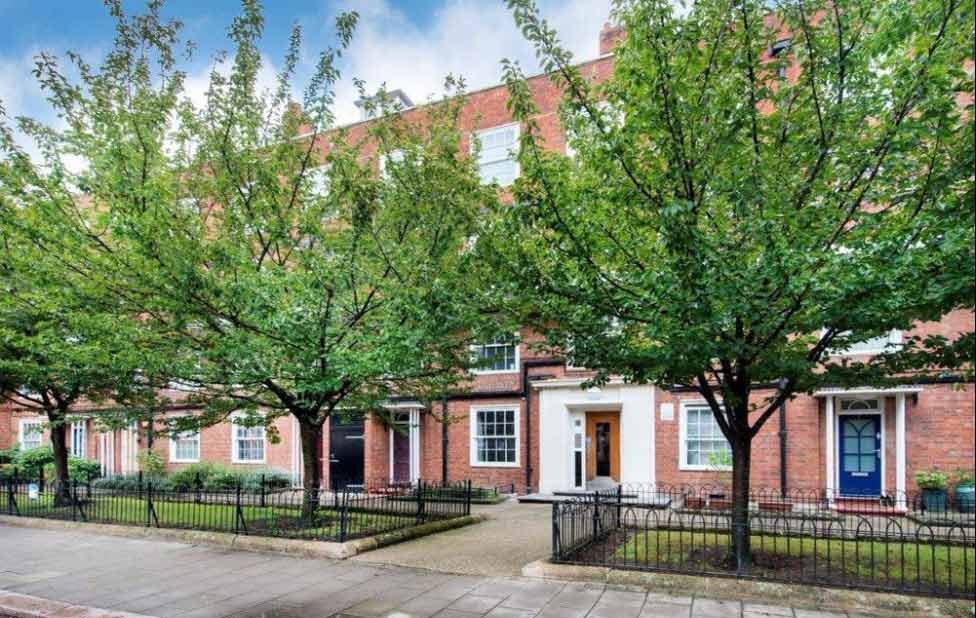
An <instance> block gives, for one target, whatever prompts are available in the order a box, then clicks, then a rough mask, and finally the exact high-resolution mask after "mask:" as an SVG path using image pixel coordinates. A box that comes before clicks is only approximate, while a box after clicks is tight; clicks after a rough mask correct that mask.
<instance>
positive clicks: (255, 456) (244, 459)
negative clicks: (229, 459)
mask: <svg viewBox="0 0 976 618" xmlns="http://www.w3.org/2000/svg"><path fill="white" fill-rule="evenodd" d="M241 419H243V417H242V416H240V417H234V419H232V422H233V427H234V430H233V432H232V434H231V435H232V438H233V444H232V445H231V446H232V448H233V461H234V463H264V427H263V426H262V425H258V426H256V427H246V426H244V425H241V424H240V422H239V421H240V420H241Z"/></svg>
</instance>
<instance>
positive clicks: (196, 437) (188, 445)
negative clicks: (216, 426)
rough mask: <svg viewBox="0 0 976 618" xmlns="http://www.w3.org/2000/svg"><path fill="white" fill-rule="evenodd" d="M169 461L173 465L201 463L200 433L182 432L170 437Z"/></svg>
mask: <svg viewBox="0 0 976 618" xmlns="http://www.w3.org/2000/svg"><path fill="white" fill-rule="evenodd" d="M169 460H170V461H171V462H173V463H186V462H195V461H200V432H199V431H182V432H180V433H178V434H176V435H175V436H170V439H169Z"/></svg>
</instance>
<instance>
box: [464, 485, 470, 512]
mask: <svg viewBox="0 0 976 618" xmlns="http://www.w3.org/2000/svg"><path fill="white" fill-rule="evenodd" d="M464 515H465V517H467V516H468V515H471V479H468V480H467V481H466V482H465V492H464Z"/></svg>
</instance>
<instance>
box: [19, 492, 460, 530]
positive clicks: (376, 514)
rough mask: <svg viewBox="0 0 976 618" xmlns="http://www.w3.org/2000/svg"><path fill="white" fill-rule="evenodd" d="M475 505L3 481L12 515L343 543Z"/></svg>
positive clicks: (443, 499) (427, 495) (398, 495)
mask: <svg viewBox="0 0 976 618" xmlns="http://www.w3.org/2000/svg"><path fill="white" fill-rule="evenodd" d="M448 495H450V496H451V497H448ZM432 496H433V498H431V497H432ZM470 498H471V490H470V483H458V484H455V485H450V486H440V485H431V484H429V483H418V484H416V485H413V486H409V487H393V486H379V485H373V486H370V487H367V488H364V489H362V490H357V491H341V492H326V491H319V492H307V491H304V490H296V489H277V490H266V489H261V490H259V491H254V490H249V489H247V488H245V487H243V486H241V485H238V486H237V487H235V488H234V489H233V490H229V491H214V490H209V491H208V490H205V489H203V488H202V487H198V488H196V489H187V490H182V489H180V490H173V489H169V488H166V486H165V485H162V486H158V485H156V484H154V483H153V482H152V481H151V480H146V481H144V482H142V483H141V484H140V485H139V486H138V487H135V488H131V487H128V486H125V487H121V486H119V485H113V484H112V483H102V484H101V485H100V484H99V483H98V482H94V483H78V482H77V481H75V482H72V483H70V484H69V485H68V486H66V487H59V486H57V485H56V484H51V483H49V484H47V485H45V486H43V487H42V486H41V485H39V484H38V483H21V482H12V481H6V482H0V513H2V514H6V515H13V516H21V517H40V518H48V519H62V520H73V521H83V522H96V523H108V524H118V525H129V526H145V527H157V528H181V529H192V530H204V531H212V532H228V533H234V534H254V535H262V536H278V537H287V538H300V539H311V540H326V541H339V542H343V541H346V540H350V539H354V538H361V537H365V536H372V535H376V534H382V533H386V532H392V531H395V530H400V529H404V528H409V527H411V526H416V525H420V524H424V523H427V522H429V521H435V520H445V519H452V518H457V517H463V516H466V515H469V514H470V508H471V502H470Z"/></svg>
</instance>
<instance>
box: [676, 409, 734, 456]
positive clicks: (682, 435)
mask: <svg viewBox="0 0 976 618" xmlns="http://www.w3.org/2000/svg"><path fill="white" fill-rule="evenodd" d="M689 408H696V409H697V408H705V409H707V410H708V411H709V412H710V413H711V412H712V409H711V407H709V405H708V402H707V401H704V400H694V401H691V400H689V401H682V402H681V406H680V412H679V414H680V418H679V423H678V470H686V471H697V472H726V471H729V470H731V469H732V466H713V465H711V464H707V463H704V464H690V463H688V409H689ZM723 437H724V436H723ZM726 441H728V440H726ZM729 448H730V449H731V446H730V447H729Z"/></svg>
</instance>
